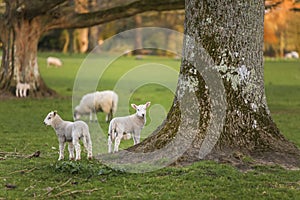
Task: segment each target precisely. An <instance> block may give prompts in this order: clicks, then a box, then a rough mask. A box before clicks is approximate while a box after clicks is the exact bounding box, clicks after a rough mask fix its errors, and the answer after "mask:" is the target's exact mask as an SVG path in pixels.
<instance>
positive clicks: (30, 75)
mask: <svg viewBox="0 0 300 200" xmlns="http://www.w3.org/2000/svg"><path fill="white" fill-rule="evenodd" d="M10 6H11V7H17V4H16V3H15V2H12V3H11V4H10ZM13 10H14V9H8V11H7V13H6V15H8V16H9V17H8V18H7V21H6V23H5V24H6V27H5V29H3V30H1V31H2V33H1V34H2V35H1V38H3V61H2V67H1V68H0V80H1V82H0V90H1V91H2V93H7V94H9V93H13V94H15V89H16V85H17V83H19V82H20V83H28V84H30V95H33V96H47V95H52V94H55V92H54V91H52V90H51V89H49V88H47V87H46V85H45V84H44V81H43V80H42V78H41V76H40V72H39V68H38V63H37V44H38V40H39V38H40V36H41V32H40V30H41V29H42V28H41V23H40V21H39V19H38V18H35V19H32V20H26V19H24V18H23V19H22V16H21V14H20V16H16V15H13V14H11V13H10V12H13Z"/></svg>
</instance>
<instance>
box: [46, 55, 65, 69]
mask: <svg viewBox="0 0 300 200" xmlns="http://www.w3.org/2000/svg"><path fill="white" fill-rule="evenodd" d="M51 65H54V66H55V67H61V66H62V62H61V60H60V59H59V58H56V57H48V58H47V67H50V66H51Z"/></svg>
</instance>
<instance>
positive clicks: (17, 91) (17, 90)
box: [16, 88, 19, 97]
mask: <svg viewBox="0 0 300 200" xmlns="http://www.w3.org/2000/svg"><path fill="white" fill-rule="evenodd" d="M16 97H19V89H18V88H16Z"/></svg>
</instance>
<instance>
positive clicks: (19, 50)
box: [0, 0, 184, 96]
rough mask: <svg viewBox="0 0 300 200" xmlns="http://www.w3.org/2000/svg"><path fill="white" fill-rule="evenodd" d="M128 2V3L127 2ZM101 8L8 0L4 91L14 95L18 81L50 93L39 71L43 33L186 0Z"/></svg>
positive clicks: (0, 86) (0, 20)
mask: <svg viewBox="0 0 300 200" xmlns="http://www.w3.org/2000/svg"><path fill="white" fill-rule="evenodd" d="M124 2H125V3H124ZM114 3H115V4H114V5H111V4H109V7H106V8H103V7H101V6H98V9H97V11H94V12H87V13H80V12H76V9H75V8H74V6H75V3H74V1H69V0H44V1H39V0H25V1H18V0H5V1H4V5H2V4H1V6H2V7H1V8H0V11H3V12H2V13H0V30H1V33H0V40H1V42H2V44H3V54H2V63H1V68H0V90H1V94H2V95H3V94H9V95H12V94H13V93H14V90H15V86H16V83H17V82H22V83H24V82H26V83H29V84H30V86H31V89H30V95H35V96H47V95H52V94H53V93H54V91H52V90H51V89H49V88H48V87H47V86H46V85H45V83H44V81H43V80H42V77H41V76H40V73H39V68H38V63H37V47H38V41H39V38H40V37H41V35H42V34H43V33H46V32H47V31H49V30H53V29H62V28H85V27H90V26H93V25H96V24H102V23H106V22H109V21H113V20H116V19H120V18H125V17H129V16H133V15H135V14H138V13H141V12H145V11H163V10H172V9H182V8H184V3H183V0H167V1H159V0H153V1H147V0H137V1H114Z"/></svg>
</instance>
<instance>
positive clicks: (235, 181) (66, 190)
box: [0, 53, 300, 199]
mask: <svg viewBox="0 0 300 200" xmlns="http://www.w3.org/2000/svg"><path fill="white" fill-rule="evenodd" d="M54 55H55V54H54ZM55 56H60V57H62V59H63V62H64V66H63V67H62V68H58V69H56V68H49V69H47V68H46V64H45V62H46V57H47V54H46V53H42V54H40V56H39V65H40V72H41V74H42V76H43V78H44V80H45V82H46V83H47V85H48V86H50V87H51V88H54V89H55V90H56V91H58V93H59V94H60V95H61V96H62V98H57V99H52V98H49V99H30V98H28V99H10V100H1V102H0V136H1V140H0V199H299V197H300V173H299V171H287V170H284V169H282V168H280V167H277V166H257V167H256V168H255V169H254V170H252V171H249V172H247V173H243V172H240V171H238V170H237V169H235V168H233V167H231V166H228V165H221V164H216V163H214V162H209V161H205V162H198V163H195V164H193V165H192V166H188V167H178V168H175V167H167V168H164V169H161V170H157V171H153V172H149V173H143V174H132V173H125V172H124V171H123V170H114V169H110V168H108V167H106V166H104V165H102V164H101V163H99V162H98V161H96V160H92V161H87V160H86V159H85V157H86V154H85V152H83V153H82V154H83V155H82V157H83V160H81V161H80V162H70V161H60V162H58V161H57V158H58V153H57V152H58V149H57V147H58V142H57V138H56V135H55V133H54V131H53V129H52V128H51V127H45V126H44V125H43V123H42V122H43V119H44V117H45V115H46V114H47V113H48V112H49V111H51V110H54V109H55V110H58V112H59V113H60V115H61V116H62V117H63V118H64V119H66V120H72V101H71V97H72V88H73V82H74V78H75V76H76V74H77V70H78V69H79V68H80V65H81V62H82V61H83V60H84V58H85V56H84V55H61V54H59V55H55ZM145 62H152V63H153V62H159V63H160V64H163V65H167V66H170V67H172V68H173V69H176V70H178V69H179V65H180V62H179V61H174V60H171V59H167V58H157V57H146V58H145V59H144V60H134V58H131V57H127V58H121V59H119V60H117V61H115V62H113V63H112V65H111V66H110V67H109V68H108V69H107V70H106V71H105V73H104V74H103V76H101V77H100V81H99V84H98V86H97V88H98V89H99V90H102V89H107V88H108V89H113V88H114V85H115V84H116V83H118V80H120V78H121V77H122V75H124V73H125V74H126V72H128V71H129V70H130V69H132V67H135V66H138V65H142V64H144V63H145ZM149 76H150V74H149ZM299 79H300V62H299V61H290V62H287V61H267V62H266V64H265V83H266V85H265V86H266V93H267V100H268V105H269V107H270V109H271V113H272V116H273V118H274V120H275V122H276V123H277V125H278V127H279V128H280V130H281V131H282V133H283V134H284V135H285V136H286V137H287V138H289V139H290V140H291V141H293V142H294V143H295V144H297V145H298V146H299V147H300V135H299V130H300V125H299V121H300V80H299ZM166 80H167V79H166ZM132 84H133V85H135V84H137V82H134V83H132ZM133 92H134V94H133V95H131V96H130V97H129V102H130V103H131V102H135V103H137V104H139V103H144V102H145V101H147V100H151V102H152V103H153V105H155V104H156V105H158V104H159V105H162V107H163V108H164V109H165V110H163V109H161V108H160V107H158V106H157V107H156V108H157V109H158V111H156V112H158V113H160V114H161V118H160V119H159V120H162V119H163V116H164V114H165V113H164V112H167V111H168V108H169V107H170V105H171V103H172V100H173V94H172V92H171V91H170V90H168V89H167V88H165V87H162V86H160V85H159V84H147V85H143V86H142V87H139V88H138V89H137V90H135V91H134V90H133ZM128 107H129V105H127V104H122V107H120V108H119V110H121V111H120V113H118V114H119V115H121V113H122V112H123V111H126V109H127V111H128ZM130 112H132V109H131V110H130ZM152 115H153V114H152ZM155 115H156V113H155ZM98 117H99V121H100V126H101V128H102V132H99V131H98V126H97V125H96V124H95V123H94V124H89V125H90V128H91V131H92V136H93V137H96V136H97V134H102V135H103V137H104V136H105V135H106V134H105V133H106V131H107V126H108V125H107V124H106V123H105V122H103V121H104V118H105V116H104V115H103V114H102V113H100V114H98ZM155 119H156V118H155ZM153 120H154V119H153V117H151V113H149V116H148V120H147V124H150V125H151V124H152V123H154V122H153ZM156 123H159V121H156V122H155V124H156ZM151 128H155V127H149V128H148V129H147V130H144V131H143V134H147V133H150V132H151ZM131 144H132V141H126V142H122V146H121V147H122V148H125V147H127V146H129V145H131ZM94 148H96V151H99V152H102V151H106V144H105V143H104V141H95V142H94ZM38 150H39V151H40V152H41V154H40V156H39V157H37V158H35V157H34V158H28V157H27V156H28V155H31V154H32V153H34V152H36V151H38ZM65 153H66V156H67V152H65Z"/></svg>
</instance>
